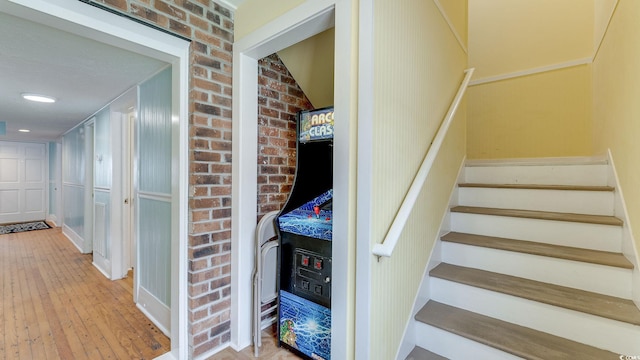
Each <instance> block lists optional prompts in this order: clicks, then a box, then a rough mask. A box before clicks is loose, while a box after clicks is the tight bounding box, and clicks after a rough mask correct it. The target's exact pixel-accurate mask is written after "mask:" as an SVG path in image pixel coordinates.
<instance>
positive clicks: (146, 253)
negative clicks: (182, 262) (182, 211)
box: [133, 68, 174, 336]
mask: <svg viewBox="0 0 640 360" xmlns="http://www.w3.org/2000/svg"><path fill="white" fill-rule="evenodd" d="M138 107H139V111H138V118H137V119H136V123H135V141H134V143H135V160H134V162H135V165H134V168H135V176H134V179H135V180H134V200H133V203H134V205H135V206H134V207H133V209H134V212H135V215H134V225H133V226H134V228H135V239H134V241H135V244H136V251H135V253H136V262H135V271H134V276H135V281H134V292H135V295H134V296H135V299H136V304H137V305H138V307H139V308H140V309H141V310H142V311H143V312H144V313H145V314H146V315H147V316H148V317H149V318H150V319H151V320H152V321H153V322H154V323H155V324H156V326H157V327H158V328H159V329H161V330H162V331H163V332H164V333H165V334H167V336H170V335H171V334H170V330H171V240H172V239H171V233H172V231H171V229H172V228H171V226H172V224H171V210H172V187H171V185H172V165H173V163H172V161H173V159H174V158H173V157H172V155H171V152H172V137H171V126H172V123H171V68H168V69H165V70H164V71H162V72H160V73H159V74H157V75H156V76H155V77H154V78H152V79H150V80H148V81H146V82H145V83H143V84H141V85H140V95H139V103H138Z"/></svg>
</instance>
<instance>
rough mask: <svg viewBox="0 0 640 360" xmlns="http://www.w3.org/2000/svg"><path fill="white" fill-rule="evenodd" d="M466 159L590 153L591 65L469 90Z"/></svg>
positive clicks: (493, 83) (494, 83)
mask: <svg viewBox="0 0 640 360" xmlns="http://www.w3.org/2000/svg"><path fill="white" fill-rule="evenodd" d="M467 104H468V114H469V118H468V120H467V130H468V132H469V136H468V143H467V154H468V157H469V158H470V159H495V158H522V157H524V158H527V157H554V156H587V155H590V154H591V66H590V65H582V66H577V67H571V68H567V69H561V70H556V71H549V72H544V73H540V74H535V75H530V76H525V77H519V78H515V79H509V80H503V81H497V82H492V83H487V84H483V85H477V86H472V87H471V88H469V97H468V103H467Z"/></svg>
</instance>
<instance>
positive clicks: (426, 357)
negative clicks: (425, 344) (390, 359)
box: [406, 346, 447, 360]
mask: <svg viewBox="0 0 640 360" xmlns="http://www.w3.org/2000/svg"><path fill="white" fill-rule="evenodd" d="M406 360H447V358H446V357H443V356H440V355H438V354H434V353H432V352H431V351H429V350H426V349H423V348H421V347H419V346H416V347H414V348H413V350H411V352H410V353H409V355H408V356H407V358H406Z"/></svg>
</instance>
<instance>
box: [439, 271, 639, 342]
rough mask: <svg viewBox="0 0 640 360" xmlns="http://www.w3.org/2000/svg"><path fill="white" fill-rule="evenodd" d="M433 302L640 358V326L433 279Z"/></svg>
mask: <svg viewBox="0 0 640 360" xmlns="http://www.w3.org/2000/svg"><path fill="white" fill-rule="evenodd" d="M430 283H431V287H432V289H431V294H432V299H433V300H435V301H439V302H442V303H445V304H449V305H452V306H455V307H459V308H462V309H465V310H469V311H473V312H476V313H479V314H482V315H486V316H490V317H493V318H496V319H500V320H503V321H508V322H511V323H514V324H518V325H521V326H525V327H528V328H531V329H535V330H539V331H543V332H546V333H549V334H552V335H556V336H560V337H564V338H567V339H570V340H573V341H577V342H580V343H583V344H589V345H591V346H595V347H597V348H601V349H605V350H609V351H612V352H615V353H619V354H626V355H629V354H631V355H635V354H640V341H638V339H640V326H634V325H630V324H627V323H623V322H619V321H615V320H610V319H606V318H602V317H598V316H593V315H589V314H585V313H581V312H577V311H573V310H568V309H564V308H560V307H555V306H551V305H547V304H543V303H539V302H535V301H530V300H526V299H523V298H519V297H514V296H509V295H504V294H500V293H496V292H493V291H488V290H484V289H480V288H475V287H472V286H467V285H463V284H458V283H454V282H451V281H446V280H442V279H437V278H432V279H430Z"/></svg>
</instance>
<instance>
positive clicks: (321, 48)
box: [278, 29, 335, 108]
mask: <svg viewBox="0 0 640 360" xmlns="http://www.w3.org/2000/svg"><path fill="white" fill-rule="evenodd" d="M334 36H335V29H329V30H327V31H324V32H321V33H320V34H318V35H316V36H313V37H310V38H308V39H306V40H304V41H301V42H299V43H297V44H295V45H292V46H290V47H288V48H286V49H284V50H281V51H278V56H280V59H282V62H283V63H284V64H285V66H286V67H287V69H289V72H290V73H291V75H292V76H293V77H294V78H295V79H296V82H297V83H298V85H300V88H301V89H302V91H304V93H305V95H307V98H308V99H309V101H311V104H313V106H314V107H315V108H321V107H325V106H331V105H333V62H334V61H333V56H334V44H335V41H334Z"/></svg>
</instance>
